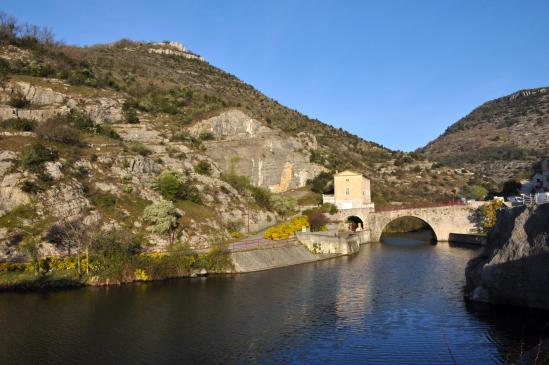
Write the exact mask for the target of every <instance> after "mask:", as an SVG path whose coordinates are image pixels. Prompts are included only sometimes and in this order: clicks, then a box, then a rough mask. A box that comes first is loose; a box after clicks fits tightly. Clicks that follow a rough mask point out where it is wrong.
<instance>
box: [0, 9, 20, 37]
mask: <svg viewBox="0 0 549 365" xmlns="http://www.w3.org/2000/svg"><path fill="white" fill-rule="evenodd" d="M19 29H20V27H19V25H18V24H17V19H16V18H14V17H12V16H10V15H8V14H6V13H4V12H3V11H0V38H13V37H16V36H17V33H18V32H19Z"/></svg>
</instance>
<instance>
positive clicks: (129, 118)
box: [124, 107, 140, 124]
mask: <svg viewBox="0 0 549 365" xmlns="http://www.w3.org/2000/svg"><path fill="white" fill-rule="evenodd" d="M124 119H125V120H126V123H130V124H138V123H139V122H140V120H139V116H138V115H137V110H135V109H134V108H131V107H130V108H128V109H127V110H124Z"/></svg>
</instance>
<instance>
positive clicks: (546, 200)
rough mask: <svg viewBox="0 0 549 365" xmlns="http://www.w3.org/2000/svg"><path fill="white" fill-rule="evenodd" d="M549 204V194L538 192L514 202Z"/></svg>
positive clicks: (519, 203)
mask: <svg viewBox="0 0 549 365" xmlns="http://www.w3.org/2000/svg"><path fill="white" fill-rule="evenodd" d="M542 204H549V195H547V194H540V195H538V194H536V195H524V196H523V200H522V202H517V203H514V204H513V205H542Z"/></svg>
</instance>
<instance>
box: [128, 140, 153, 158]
mask: <svg viewBox="0 0 549 365" xmlns="http://www.w3.org/2000/svg"><path fill="white" fill-rule="evenodd" d="M130 149H131V151H132V152H135V153H137V154H139V155H141V156H149V155H151V154H152V151H151V150H150V149H148V148H147V147H146V146H145V145H143V144H141V143H137V144H133V145H132V146H131V147H130Z"/></svg>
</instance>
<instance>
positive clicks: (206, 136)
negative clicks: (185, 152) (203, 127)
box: [198, 132, 215, 141]
mask: <svg viewBox="0 0 549 365" xmlns="http://www.w3.org/2000/svg"><path fill="white" fill-rule="evenodd" d="M198 138H200V139H201V140H202V141H211V140H213V139H215V136H214V135H213V133H212V132H202V133H200V136H199V137H198Z"/></svg>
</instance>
